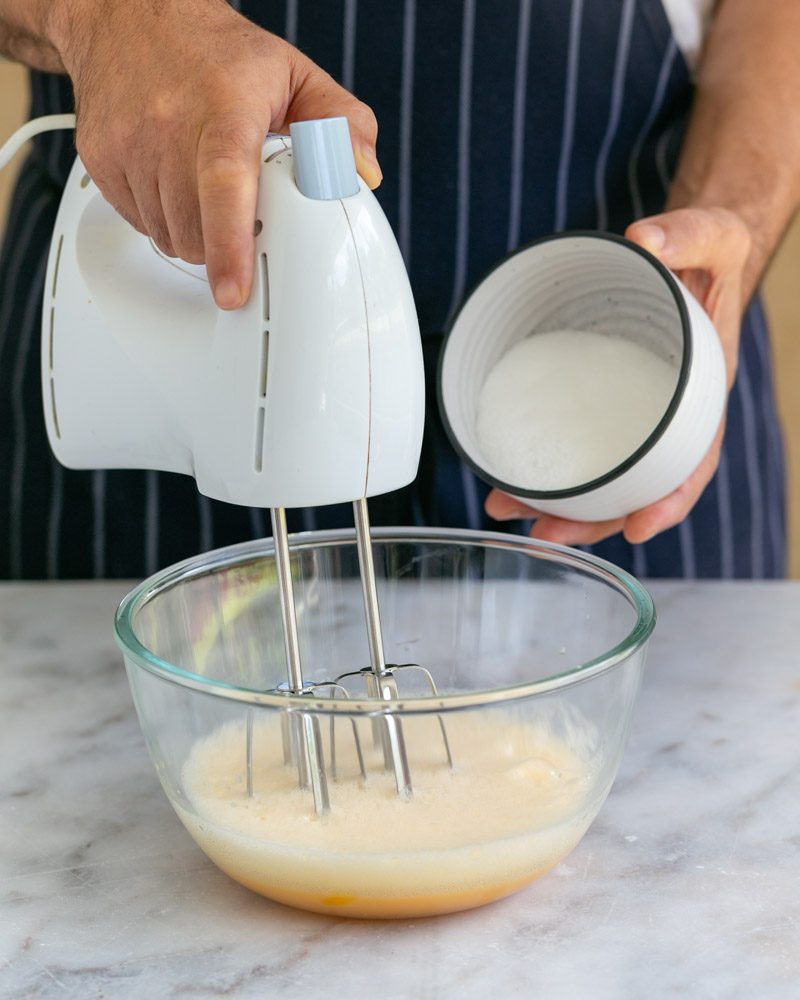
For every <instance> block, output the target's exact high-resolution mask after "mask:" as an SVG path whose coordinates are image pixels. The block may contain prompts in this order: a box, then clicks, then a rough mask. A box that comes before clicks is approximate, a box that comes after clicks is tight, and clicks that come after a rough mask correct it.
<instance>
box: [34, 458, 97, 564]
mask: <svg viewBox="0 0 800 1000" xmlns="http://www.w3.org/2000/svg"><path fill="white" fill-rule="evenodd" d="M50 464H51V466H52V468H53V485H52V488H51V492H50V513H49V515H48V518H47V553H46V556H45V574H46V576H47V579H48V580H57V579H58V550H59V542H60V541H61V519H62V516H63V513H64V470H63V469H62V467H61V466H60V465H59V463H58V462H57V461H56V459H55V458H52V459H51V463H50ZM95 576H98V574H97V573H95Z"/></svg>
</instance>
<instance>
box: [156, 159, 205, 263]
mask: <svg viewBox="0 0 800 1000" xmlns="http://www.w3.org/2000/svg"><path fill="white" fill-rule="evenodd" d="M158 190H159V192H160V195H161V204H162V206H163V209H164V218H165V220H166V223H167V227H168V229H169V237H170V241H171V243H172V246H173V247H174V249H175V253H176V254H177V256H178V257H180V258H181V260H185V261H188V262H189V263H190V264H202V263H203V261H204V260H205V255H204V252H203V227H202V225H201V223H200V200H199V198H198V195H197V177H196V174H195V172H194V170H191V169H187V164H186V161H185V160H183V161H182V162H180V163H178V162H177V161H172V162H170V163H168V164H167V165H165V167H164V168H163V169H162V171H161V174H160V176H159V180H158Z"/></svg>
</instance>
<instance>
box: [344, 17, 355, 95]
mask: <svg viewBox="0 0 800 1000" xmlns="http://www.w3.org/2000/svg"><path fill="white" fill-rule="evenodd" d="M357 19H358V0H344V25H343V30H342V86H343V87H344V88H345V90H350V91H352V90H353V88H354V85H355V72H356V21H357Z"/></svg>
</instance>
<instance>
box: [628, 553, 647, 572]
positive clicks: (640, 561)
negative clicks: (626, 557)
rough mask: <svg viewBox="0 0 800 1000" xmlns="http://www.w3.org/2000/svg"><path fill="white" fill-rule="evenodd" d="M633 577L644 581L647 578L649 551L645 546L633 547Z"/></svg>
mask: <svg viewBox="0 0 800 1000" xmlns="http://www.w3.org/2000/svg"><path fill="white" fill-rule="evenodd" d="M631 552H632V553H633V575H634V576H638V577H639V578H640V579H643V578H644V577H646V576H647V549H646V548H645V546H644V545H632V546H631Z"/></svg>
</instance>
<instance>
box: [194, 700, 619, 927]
mask: <svg viewBox="0 0 800 1000" xmlns="http://www.w3.org/2000/svg"><path fill="white" fill-rule="evenodd" d="M446 725H447V733H448V737H449V739H450V744H451V747H452V753H453V760H454V765H455V767H454V770H452V771H451V770H450V768H449V767H448V765H447V763H446V757H445V753H444V747H443V744H442V740H441V735H440V731H439V726H438V721H437V720H436V718H435V717H426V718H420V717H415V718H408V719H405V720H404V722H403V728H404V734H405V738H406V743H407V746H408V755H409V762H410V765H411V774H412V781H413V786H414V795H413V799H412V800H411V801H401V800H400V799H399V798H398V796H397V793H396V789H395V784H394V779H393V777H392V775H391V773H387V772H385V771H384V770H383V767H382V758H381V757H380V755H379V752H378V750H377V748H376V747H375V746H374V745H373V738H372V734H371V732H370V728H369V727H370V723H369V722H367V721H362V722H360V723H359V726H360V727H361V728H360V729H359V732H360V736H361V740H362V744H363V747H364V751H365V757H366V760H367V774H368V778H367V781H366V782H363V781H362V780H361V778H360V776H359V775H358V772H357V770H356V767H355V754H354V753H353V749H352V748H353V740H352V730H351V728H350V724H349V722H347V721H346V720H339V721H337V723H336V752H337V758H338V762H339V767H340V769H341V771H340V777H339V779H338V780H337V781H333V780H330V779H329V780H330V786H329V787H330V797H331V810H330V812H329V813H328V814H326V815H324V816H321V817H318V816H316V815H315V813H314V806H313V800H312V797H311V793H310V792H309V791H304V790H301V789H299V788H298V787H297V772H296V769H295V768H293V767H290V766H286V765H284V764H283V749H282V738H281V729H280V725H278V724H277V723H276V722H274V721H272V720H269V721H267V722H265V723H257V724H256V726H255V731H254V768H253V774H254V779H253V784H254V795H253V797H252V798H249V797H248V796H247V791H246V774H245V727H244V725H243V724H242V723H235V724H228V725H225V726H222V727H221V728H219V729H218V730H216V731H215V732H213V733H212V734H211V735H210V736H208V737H207V738H206V739H203V740H201V741H199V742H198V743H197V744H195V746H194V747H193V748H192V751H191V753H190V756H189V758H188V760H187V761H186V764H185V765H184V769H183V784H184V789H185V792H186V795H187V797H188V799H189V801H190V803H191V806H192V808H191V809H187V808H186V807H185V806H181V805H180V804H178V803H175V806H176V809H177V811H178V814H179V816H180V818H181V820H182V821H183V823H184V824H185V826H186V827H187V829H188V830H189V832H190V833H191V835H192V836H193V837H194V839H195V840H196V841H197V843H198V844H199V846H200V847H201V848H202V849H203V851H205V853H206V854H207V855H208V856H209V857H210V858H211V860H212V861H214V862H215V863H216V864H217V865H218V866H219V867H220V868H221V869H222V870H223V871H224V872H226V873H227V874H228V875H230V876H231V877H232V878H234V879H236V881H237V882H241V883H242V885H245V886H247V887H248V888H250V889H254V890H255V891H256V892H259V893H261V894H262V895H265V896H269V897H270V898H272V899H275V900H278V901H280V902H282V903H287V904H289V905H291V906H297V907H301V908H303V909H308V910H316V911H318V912H320V913H334V914H341V915H348V916H353V917H381V918H387V917H392V918H397V917H412V916H414V917H416V916H429V915H433V914H439V913H449V912H453V911H455V910H462V909H468V908H470V907H473V906H479V905H481V904H482V903H487V902H490V901H491V900H494V899H499V898H500V897H502V896H506V895H508V894H509V893H511V892H514V891H515V890H516V889H519V888H520V887H521V886H523V885H526V884H527V883H528V882H531V881H533V880H534V879H535V878H538V877H539V876H540V875H543V874H544V873H545V872H547V871H549V870H550V869H551V868H552V867H553V866H554V865H556V864H557V863H558V862H559V861H560V860H561V859H562V858H564V857H565V856H566V855H567V854H568V853H569V852H570V851H571V850H572V848H573V847H574V846H575V845H576V844H577V842H578V841H579V840H580V838H581V837H582V836H583V834H584V832H585V830H586V828H587V827H588V825H589V823H590V822H591V820H592V818H593V816H594V813H595V811H596V808H597V799H598V794H601V793H603V792H604V791H605V790H604V789H600V790H599V789H598V787H597V782H596V780H595V778H596V775H595V773H594V770H593V768H592V765H591V764H590V763H589V761H590V760H591V758H592V755H591V754H590V752H589V751H588V749H587V747H588V746H589V744H590V742H591V739H592V737H591V733H590V732H589V730H588V728H585V727H584V728H583V729H580V728H578V729H577V730H576V732H574V733H573V732H569V733H568V736H567V738H563V737H562V736H559V737H556V736H555V735H554V734H553V732H552V731H551V730H550V729H549V728H548V727H546V726H543V725H542V726H539V727H536V726H534V725H532V724H525V723H522V722H519V723H516V722H515V723H509V722H508V716H507V715H504V714H502V713H497V714H495V715H491V714H490V713H485V714H483V715H481V716H476V715H473V714H470V713H462V714H457V715H451V716H448V717H447V720H446ZM322 728H323V732H324V734H325V739H324V742H325V746H326V754H327V755H328V756H329V748H328V727H327V721H323V726H322ZM567 744H569V745H567ZM582 751H583V752H582ZM343 764H344V767H342V765H343Z"/></svg>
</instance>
